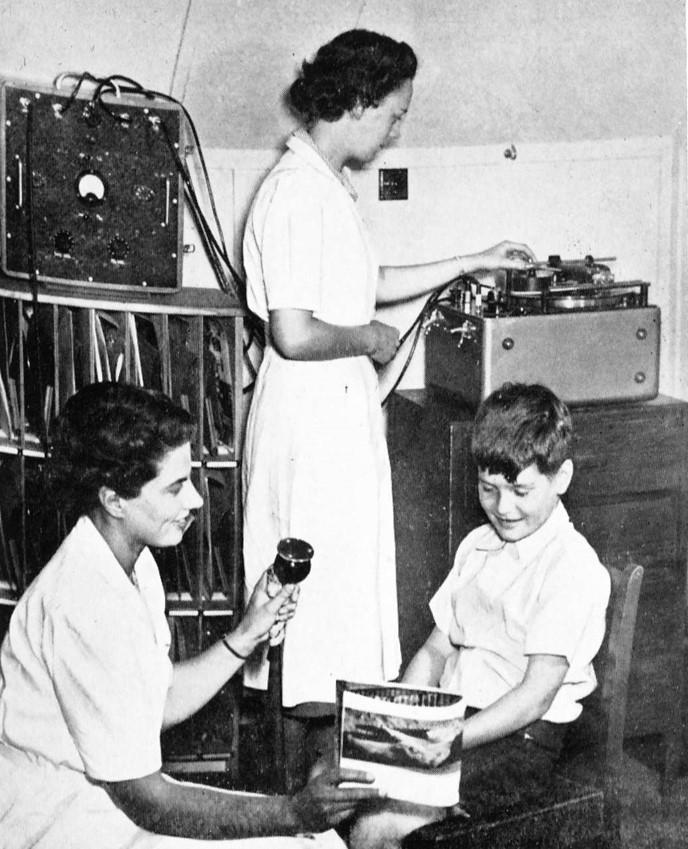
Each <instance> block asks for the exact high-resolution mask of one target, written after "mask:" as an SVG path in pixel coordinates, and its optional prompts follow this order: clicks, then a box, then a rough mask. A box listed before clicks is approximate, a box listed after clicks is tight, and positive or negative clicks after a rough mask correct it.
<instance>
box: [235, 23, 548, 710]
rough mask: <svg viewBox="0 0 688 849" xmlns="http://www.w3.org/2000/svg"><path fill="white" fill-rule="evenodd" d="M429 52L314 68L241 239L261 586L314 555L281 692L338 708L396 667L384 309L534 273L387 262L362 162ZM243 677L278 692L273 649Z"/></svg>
mask: <svg viewBox="0 0 688 849" xmlns="http://www.w3.org/2000/svg"><path fill="white" fill-rule="evenodd" d="M416 64H417V63H416V56H415V54H414V52H413V50H412V49H411V47H409V45H408V44H406V43H404V42H397V41H395V40H393V39H392V38H389V37H387V36H385V35H380V34H378V33H374V32H369V31H367V30H351V31H350V32H345V33H343V34H341V35H339V36H337V37H336V38H334V39H333V40H332V41H331V42H329V43H328V44H325V45H324V46H323V47H321V48H320V49H319V50H318V52H317V54H316V55H315V57H314V59H313V61H312V62H304V63H303V66H302V70H301V73H300V75H299V77H298V78H297V79H296V81H295V82H294V83H293V85H292V86H291V89H290V99H291V104H292V106H293V108H294V110H295V111H296V112H297V113H298V114H299V115H300V116H301V118H302V121H303V126H302V128H301V129H298V130H297V131H296V132H295V133H294V134H293V135H292V136H291V137H290V139H289V140H288V142H287V148H288V150H287V151H286V152H285V153H284V155H283V157H282V159H281V160H280V162H279V163H278V164H277V165H276V166H275V168H274V169H273V170H272V171H271V172H270V174H269V175H268V176H267V178H266V179H265V181H264V183H263V184H262V186H261V188H260V190H259V191H258V194H257V195H256V198H255V199H254V202H253V205H252V208H251V211H250V213H249V218H248V222H247V227H246V232H245V237H244V265H245V269H246V275H247V281H248V304H249V307H250V308H251V310H252V311H253V312H254V313H255V314H256V315H257V316H259V317H260V318H261V319H262V321H263V322H264V324H265V327H266V337H267V344H266V349H265V354H264V358H263V362H262V364H261V367H260V371H259V374H258V378H257V381H256V387H255V391H254V397H253V402H252V406H251V409H250V412H249V417H248V423H247V436H246V442H245V457H244V466H243V468H244V499H245V504H244V559H245V569H246V580H247V584H248V588H249V590H250V589H251V588H252V587H253V585H254V584H255V583H256V582H257V580H258V578H259V576H260V575H261V573H262V572H263V570H264V569H265V565H266V564H267V563H270V562H271V560H272V559H273V558H274V553H275V547H276V544H277V542H278V540H279V539H280V538H281V537H285V536H296V537H302V538H304V539H306V540H307V541H308V542H310V543H311V545H312V546H313V548H314V550H315V556H314V558H313V568H312V571H311V573H310V575H309V577H308V580H307V581H306V582H305V583H304V584H303V586H302V589H301V596H300V600H299V614H298V616H296V617H295V618H294V619H293V620H292V621H291V622H290V624H289V628H288V636H287V639H286V642H285V648H284V669H283V699H284V705H285V707H286V708H290V709H291V708H295V707H296V713H297V715H298V714H305V715H308V716H313V715H316V716H317V715H321V716H323V715H329V714H331V713H332V710H333V702H334V700H335V680H336V679H337V678H345V679H346V678H349V679H357V680H380V679H387V680H389V679H393V678H395V677H396V675H397V674H398V671H399V666H400V661H401V654H400V647H399V637H398V616H397V597H396V571H395V548H394V528H393V516H392V489H391V480H390V468H389V460H388V455H387V446H386V443H385V436H384V430H383V419H382V411H381V405H380V394H379V390H378V381H377V372H376V367H377V366H382V365H384V364H386V363H388V362H389V361H390V360H391V359H392V358H393V357H394V355H395V353H396V351H397V347H398V345H399V331H398V329H397V328H396V327H391V326H389V325H387V324H383V323H381V322H379V321H377V320H375V306H376V303H393V302H399V301H404V300H408V299H410V298H413V297H417V296H421V295H424V294H427V293H429V292H431V291H432V290H434V289H436V288H438V287H440V286H442V285H444V284H445V283H447V282H448V281H449V280H451V279H453V278H454V277H456V276H457V275H459V274H460V273H462V272H463V273H469V272H475V271H478V270H482V269H488V270H489V269H494V268H500V267H502V268H503V267H519V268H520V267H523V266H524V265H525V264H526V261H527V260H532V259H534V257H533V255H532V253H531V251H530V250H529V249H528V248H527V247H526V246H525V245H519V244H514V243H511V242H502V243H500V244H499V245H496V246H495V247H493V248H490V249H489V250H487V251H484V252H482V253H479V254H472V255H468V256H456V257H452V258H451V259H446V260H441V261H438V262H433V263H429V264H424V265H418V266H407V267H395V268H380V267H379V265H378V262H377V260H376V258H375V253H374V251H373V246H372V245H371V244H370V241H369V239H368V236H367V234H366V230H365V227H364V225H363V222H362V220H361V218H360V216H359V214H358V211H357V209H356V193H355V191H354V189H353V187H352V185H351V183H350V181H349V179H348V176H347V167H346V166H348V165H362V164H365V163H368V162H370V161H372V160H373V159H374V158H375V156H376V155H377V154H378V153H379V152H380V150H381V149H382V148H384V147H385V146H386V145H388V144H390V143H392V142H395V141H396V140H397V139H398V138H399V135H400V128H401V123H402V121H403V119H404V116H405V115H406V113H407V111H408V109H409V106H410V103H411V96H412V93H413V78H414V76H415V73H416ZM257 654H258V656H257V657H255V656H254V658H253V659H252V663H251V664H250V665H249V666H248V667H247V674H246V679H245V680H246V682H247V684H249V685H251V686H257V687H265V684H266V679H267V669H266V666H267V664H266V661H265V653H264V652H263V653H257Z"/></svg>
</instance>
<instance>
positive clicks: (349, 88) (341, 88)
mask: <svg viewBox="0 0 688 849" xmlns="http://www.w3.org/2000/svg"><path fill="white" fill-rule="evenodd" d="M417 66H418V62H417V59H416V54H415V53H414V52H413V49H412V48H411V47H409V45H408V44H406V42H404V41H395V40H394V39H393V38H390V37H389V36H387V35H381V34H380V33H377V32H371V31H370V30H365V29H352V30H349V31H348V32H344V33H342V34H341V35H338V36H336V38H333V39H332V41H330V42H328V43H327V44H325V45H323V46H322V47H321V48H320V49H319V50H318V52H317V53H316V54H315V57H314V59H313V61H312V62H307V61H306V62H304V63H303V65H302V67H301V73H300V75H299V77H298V78H297V79H296V80H295V81H294V82H293V83H292V86H291V88H290V90H289V97H290V100H291V104H292V106H293V107H294V109H295V111H296V112H297V113H298V114H299V115H300V116H301V118H302V119H303V121H304V122H305V123H306V125H307V126H311V125H312V124H314V123H315V122H316V121H319V120H322V121H337V120H338V119H339V118H341V117H342V115H343V114H344V113H345V112H348V111H350V110H351V109H353V108H354V107H355V106H362V107H363V108H364V109H366V108H368V107H369V106H378V105H379V104H380V102H381V101H382V100H384V98H385V97H387V95H388V94H391V93H392V92H393V91H396V90H397V89H398V88H399V87H400V86H401V85H403V83H405V82H406V80H412V79H413V78H414V76H415V75H416V69H417Z"/></svg>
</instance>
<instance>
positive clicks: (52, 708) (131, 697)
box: [0, 383, 376, 849]
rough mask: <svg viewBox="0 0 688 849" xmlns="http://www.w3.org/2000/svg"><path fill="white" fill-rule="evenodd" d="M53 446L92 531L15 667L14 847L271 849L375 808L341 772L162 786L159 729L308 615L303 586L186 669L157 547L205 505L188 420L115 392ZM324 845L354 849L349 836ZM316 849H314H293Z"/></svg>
mask: <svg viewBox="0 0 688 849" xmlns="http://www.w3.org/2000/svg"><path fill="white" fill-rule="evenodd" d="M54 433H55V438H54V443H53V446H52V455H51V460H50V476H51V487H52V490H53V495H54V498H55V499H56V503H58V504H59V505H60V506H61V508H62V509H63V510H64V511H65V514H66V515H68V516H73V517H76V518H77V520H76V523H75V525H74V526H73V528H72V530H71V532H70V533H69V535H68V536H67V537H66V539H65V540H64V542H63V543H62V544H61V546H60V547H59V549H58V551H57V552H56V554H55V555H54V557H53V558H52V559H51V560H50V562H49V563H48V564H47V565H46V566H45V567H44V569H43V570H42V571H41V573H40V574H39V575H38V577H37V578H36V579H35V580H34V582H33V583H32V584H31V586H30V587H29V588H28V590H27V591H26V592H25V593H24V595H23V596H22V598H21V599H20V601H19V603H18V604H17V607H16V610H15V611H14V613H13V615H12V618H11V621H10V625H9V630H8V633H7V635H6V637H5V640H4V642H3V644H2V649H1V651H0V834H1V835H2V838H1V839H0V844H1V845H2V847H3V849H20V848H21V849H24V847H34V846H36V847H38V846H40V847H41V849H52V848H53V847H54V849H66V847H69V849H82V847H83V849H116V847H161V849H171V847H176V849H182V847H192V846H196V845H199V844H198V843H197V841H201V840H222V841H223V842H222V843H220V844H215V845H222V846H224V845H231V846H232V847H236V846H238V845H241V846H243V845H244V843H245V841H243V840H238V841H237V840H236V839H237V838H256V837H260V838H266V837H267V838H271V839H269V840H268V841H267V843H265V841H263V842H262V843H261V845H270V846H271V845H277V844H278V842H279V844H280V845H281V844H282V842H283V840H279V839H278V838H277V837H276V836H278V835H299V834H303V833H305V832H310V831H325V830H326V829H328V828H331V827H332V826H334V825H337V824H339V823H340V822H342V821H343V820H344V819H346V818H347V817H348V816H349V815H350V814H351V813H352V812H353V810H354V809H355V807H356V805H357V804H358V802H359V801H360V800H362V799H365V798H370V797H371V796H373V795H375V793H376V791H374V790H372V789H371V788H370V787H362V788H359V789H352V788H350V789H346V788H340V787H339V786H338V785H339V783H340V782H341V781H344V780H350V779H351V778H352V775H354V776H356V775H358V776H359V777H360V775H361V774H360V773H350V772H345V771H342V772H337V771H330V772H328V773H326V774H325V775H323V776H321V777H320V778H318V779H316V780H314V781H312V782H310V783H309V784H308V785H307V786H306V787H305V788H304V789H303V790H302V791H300V792H299V793H297V794H295V795H294V796H292V797H286V796H276V797H270V798H268V797H260V796H252V795H249V794H239V793H231V792H227V791H222V790H218V789H214V788H209V787H201V786H197V785H193V784H189V783H181V782H177V781H174V780H172V779H171V778H169V777H167V776H165V775H164V774H163V773H162V772H161V763H162V762H161V751H160V731H161V729H163V728H166V727H168V726H170V725H173V724H175V723H178V722H181V721H182V720H184V719H186V718H188V717H189V716H190V715H192V714H193V713H194V712H195V711H197V710H198V709H199V708H200V707H202V706H203V705H204V704H205V703H206V702H207V701H208V700H209V699H210V698H211V697H212V696H213V695H215V693H217V692H218V690H219V689H220V688H221V687H222V686H223V685H224V684H225V683H226V682H227V681H228V680H229V679H230V678H231V677H232V676H233V675H234V674H235V673H236V672H237V670H238V669H240V668H241V666H242V664H243V662H244V660H245V658H246V657H247V656H248V655H250V654H251V652H252V651H253V650H254V649H255V648H256V647H257V646H258V645H259V644H261V643H262V642H263V641H265V640H266V639H268V638H269V635H270V633H271V632H272V633H273V634H274V633H275V629H276V628H277V629H278V630H279V628H280V626H281V623H284V622H285V621H286V620H287V619H289V618H290V617H291V616H293V614H294V611H295V607H296V602H295V599H294V598H293V596H294V595H295V593H294V590H295V587H294V586H285V587H283V588H282V589H281V591H280V592H279V593H278V594H277V595H276V596H275V597H274V598H271V597H270V595H269V594H268V592H267V573H266V574H264V575H263V577H262V578H261V580H260V581H259V583H258V585H257V587H256V589H255V591H254V593H253V595H252V596H251V599H250V601H249V604H248V607H247V609H246V612H245V614H244V617H243V619H242V620H241V622H239V624H238V625H237V626H236V627H235V628H234V629H233V630H231V631H230V632H229V633H228V634H226V635H225V636H224V637H223V639H222V640H220V641H219V642H218V643H216V644H215V645H213V646H211V647H210V648H208V649H207V650H206V651H204V652H203V653H202V654H200V655H198V656H197V657H194V658H191V659H189V660H186V661H183V662H180V663H175V664H172V663H171V662H170V660H169V647H170V632H169V629H168V626H167V621H166V619H165V596H164V592H163V587H162V584H161V581H160V576H159V573H158V569H157V566H156V564H155V561H154V559H153V556H152V555H151V552H150V551H149V546H156V547H164V546H173V545H177V544H178V543H179V542H180V541H181V539H182V537H183V535H184V532H185V531H186V529H187V528H188V527H189V525H190V524H191V522H192V521H193V514H194V511H195V510H197V509H198V508H199V507H200V506H201V503H202V501H201V498H200V496H199V494H198V492H197V491H196V489H195V488H194V486H193V484H192V482H191V480H190V473H191V449H190V440H191V437H192V433H193V425H192V421H191V418H190V416H189V415H188V413H186V412H185V411H184V410H182V409H181V408H179V407H177V406H176V405H175V404H173V402H172V401H171V400H170V399H169V398H167V397H165V396H164V395H161V394H159V393H153V392H148V391H146V390H144V389H140V388H138V387H133V386H128V385H125V384H117V383H99V384H94V385H92V386H88V387H86V388H84V389H82V390H81V391H80V392H79V393H77V394H76V395H75V396H73V397H72V398H70V400H69V401H68V402H67V404H66V405H65V407H64V409H63V412H62V414H61V415H60V417H59V419H58V421H57V424H56V427H55V430H54ZM318 840H319V841H321V842H327V843H328V845H332V843H333V842H334V843H335V845H336V843H337V842H340V841H339V838H338V837H337V835H336V834H335V833H334V832H327V833H326V834H324V835H320V836H319V838H318ZM224 841H227V843H225V842H224ZM301 843H303V845H306V843H307V844H308V845H309V846H313V840H312V839H311V838H308V839H307V838H305V837H303V838H296V837H291V838H289V839H288V844H291V845H301ZM203 845H205V844H203ZM248 845H250V846H254V845H256V841H255V840H251V841H249V843H248Z"/></svg>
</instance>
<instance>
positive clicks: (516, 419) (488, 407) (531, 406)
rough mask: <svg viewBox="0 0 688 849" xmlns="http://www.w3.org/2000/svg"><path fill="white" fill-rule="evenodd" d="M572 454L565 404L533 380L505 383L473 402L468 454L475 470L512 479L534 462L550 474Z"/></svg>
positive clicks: (570, 429) (568, 414) (571, 436)
mask: <svg viewBox="0 0 688 849" xmlns="http://www.w3.org/2000/svg"><path fill="white" fill-rule="evenodd" d="M572 453H573V425H572V423H571V414H570V413H569V410H568V407H567V406H566V404H564V402H563V401H561V400H560V399H559V398H558V397H557V396H556V395H555V394H554V393H553V392H552V390H551V389H548V388H547V387H546V386H542V385H540V384H537V383H530V384H526V383H505V384H504V385H503V386H501V387H500V388H499V389H496V390H495V391H494V392H493V393H492V394H491V395H489V396H488V397H487V398H486V399H485V400H484V401H483V402H482V404H481V405H480V406H479V407H478V412H477V413H476V415H475V419H474V422H473V435H472V438H471V454H472V456H473V461H474V463H475V465H476V466H477V467H478V468H479V469H486V470H487V471H488V472H489V474H493V475H503V476H504V477H505V478H506V480H507V481H509V483H514V481H515V480H516V478H517V477H518V476H519V474H520V473H521V472H522V471H523V470H524V469H526V468H527V467H528V466H530V465H532V464H533V463H535V464H536V465H537V468H538V471H539V472H540V473H541V474H543V475H547V476H548V477H551V476H552V475H554V474H555V473H556V472H557V471H558V470H559V468H560V467H561V464H562V463H563V462H564V460H569V459H571V456H572Z"/></svg>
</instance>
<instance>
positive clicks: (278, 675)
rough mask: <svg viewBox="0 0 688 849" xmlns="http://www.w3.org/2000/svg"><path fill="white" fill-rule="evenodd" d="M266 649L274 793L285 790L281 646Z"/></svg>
mask: <svg viewBox="0 0 688 849" xmlns="http://www.w3.org/2000/svg"><path fill="white" fill-rule="evenodd" d="M283 645H284V643H283V642H282V643H280V644H279V645H278V646H270V648H269V649H268V663H269V670H268V694H267V695H268V706H267V707H268V717H267V720H268V721H267V726H268V731H269V733H270V736H271V739H272V750H273V757H274V776H275V778H274V784H273V790H274V792H275V793H280V794H281V793H286V792H287V769H286V753H285V747H284V717H283V715H282V647H283Z"/></svg>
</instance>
